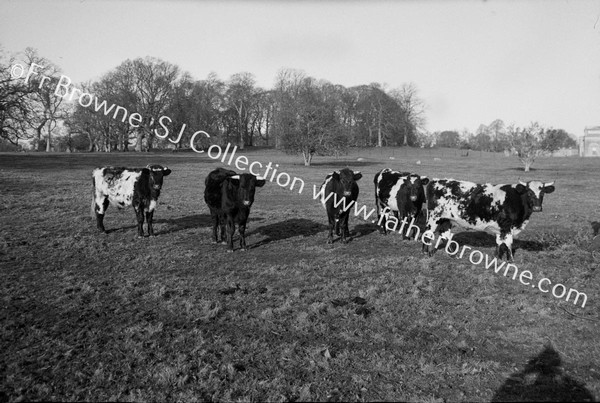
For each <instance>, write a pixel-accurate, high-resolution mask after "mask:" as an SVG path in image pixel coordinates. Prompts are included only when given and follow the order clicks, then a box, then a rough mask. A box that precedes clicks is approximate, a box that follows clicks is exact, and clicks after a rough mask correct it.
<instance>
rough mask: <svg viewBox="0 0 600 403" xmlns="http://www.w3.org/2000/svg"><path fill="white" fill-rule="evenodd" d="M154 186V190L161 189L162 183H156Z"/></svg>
mask: <svg viewBox="0 0 600 403" xmlns="http://www.w3.org/2000/svg"><path fill="white" fill-rule="evenodd" d="M152 187H153V188H154V190H160V188H161V186H160V185H154V186H152Z"/></svg>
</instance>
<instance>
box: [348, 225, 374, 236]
mask: <svg viewBox="0 0 600 403" xmlns="http://www.w3.org/2000/svg"><path fill="white" fill-rule="evenodd" d="M350 227H352V225H350ZM375 231H379V226H378V225H377V224H368V223H365V224H357V225H355V226H354V230H352V231H350V235H351V236H352V238H354V239H356V238H360V237H363V236H366V235H369V234H370V233H373V232H375Z"/></svg>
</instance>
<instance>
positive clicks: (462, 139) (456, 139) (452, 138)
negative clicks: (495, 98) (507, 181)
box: [421, 119, 577, 152]
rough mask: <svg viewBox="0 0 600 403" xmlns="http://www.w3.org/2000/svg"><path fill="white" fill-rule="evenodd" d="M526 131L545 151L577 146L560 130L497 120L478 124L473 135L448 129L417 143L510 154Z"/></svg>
mask: <svg viewBox="0 0 600 403" xmlns="http://www.w3.org/2000/svg"><path fill="white" fill-rule="evenodd" d="M527 130H529V131H533V132H536V135H535V136H533V135H531V136H529V140H530V142H532V141H533V138H534V137H535V139H536V142H535V143H536V146H537V147H538V148H540V149H542V150H545V151H547V152H552V151H556V150H558V149H561V148H572V147H576V146H577V142H576V141H575V140H574V139H573V138H572V137H571V136H569V134H568V133H567V132H566V131H565V130H563V129H554V128H543V127H540V126H539V125H538V124H537V123H532V124H531V125H530V126H529V127H527V128H519V127H516V126H515V125H505V123H504V122H503V121H502V120H500V119H496V120H494V121H493V122H491V123H490V124H489V125H485V124H481V125H480V126H479V127H478V128H477V131H476V132H475V133H470V132H469V131H467V130H463V131H462V132H460V133H459V132H457V131H452V130H448V131H443V132H434V133H431V134H427V133H423V134H422V136H423V139H422V140H421V142H422V143H423V144H434V145H437V146H438V147H449V148H459V149H467V150H477V151H491V152H504V151H514V149H515V148H518V147H519V146H520V144H521V143H522V142H523V141H524V140H526V139H522V138H520V137H523V136H524V134H523V133H524V132H525V131H527Z"/></svg>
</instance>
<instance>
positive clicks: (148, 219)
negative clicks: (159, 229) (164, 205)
mask: <svg viewBox="0 0 600 403" xmlns="http://www.w3.org/2000/svg"><path fill="white" fill-rule="evenodd" d="M152 218H154V210H153V211H148V212H146V223H147V224H148V235H149V236H154V228H153V227H152Z"/></svg>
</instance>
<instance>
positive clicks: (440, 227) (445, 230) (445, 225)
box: [423, 218, 452, 256]
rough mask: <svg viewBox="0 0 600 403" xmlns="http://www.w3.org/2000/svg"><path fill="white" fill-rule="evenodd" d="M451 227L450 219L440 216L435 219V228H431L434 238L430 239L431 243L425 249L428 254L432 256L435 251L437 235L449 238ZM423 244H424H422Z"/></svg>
mask: <svg viewBox="0 0 600 403" xmlns="http://www.w3.org/2000/svg"><path fill="white" fill-rule="evenodd" d="M451 229H452V223H451V222H450V220H448V219H445V218H442V219H439V220H437V222H436V226H435V230H433V235H434V239H433V240H432V241H431V245H428V246H427V251H428V255H429V256H433V254H434V253H435V251H436V250H437V246H436V245H437V244H438V237H443V238H446V239H450V236H451V234H452V233H451V232H450V230H451ZM423 246H426V245H425V244H423Z"/></svg>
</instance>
